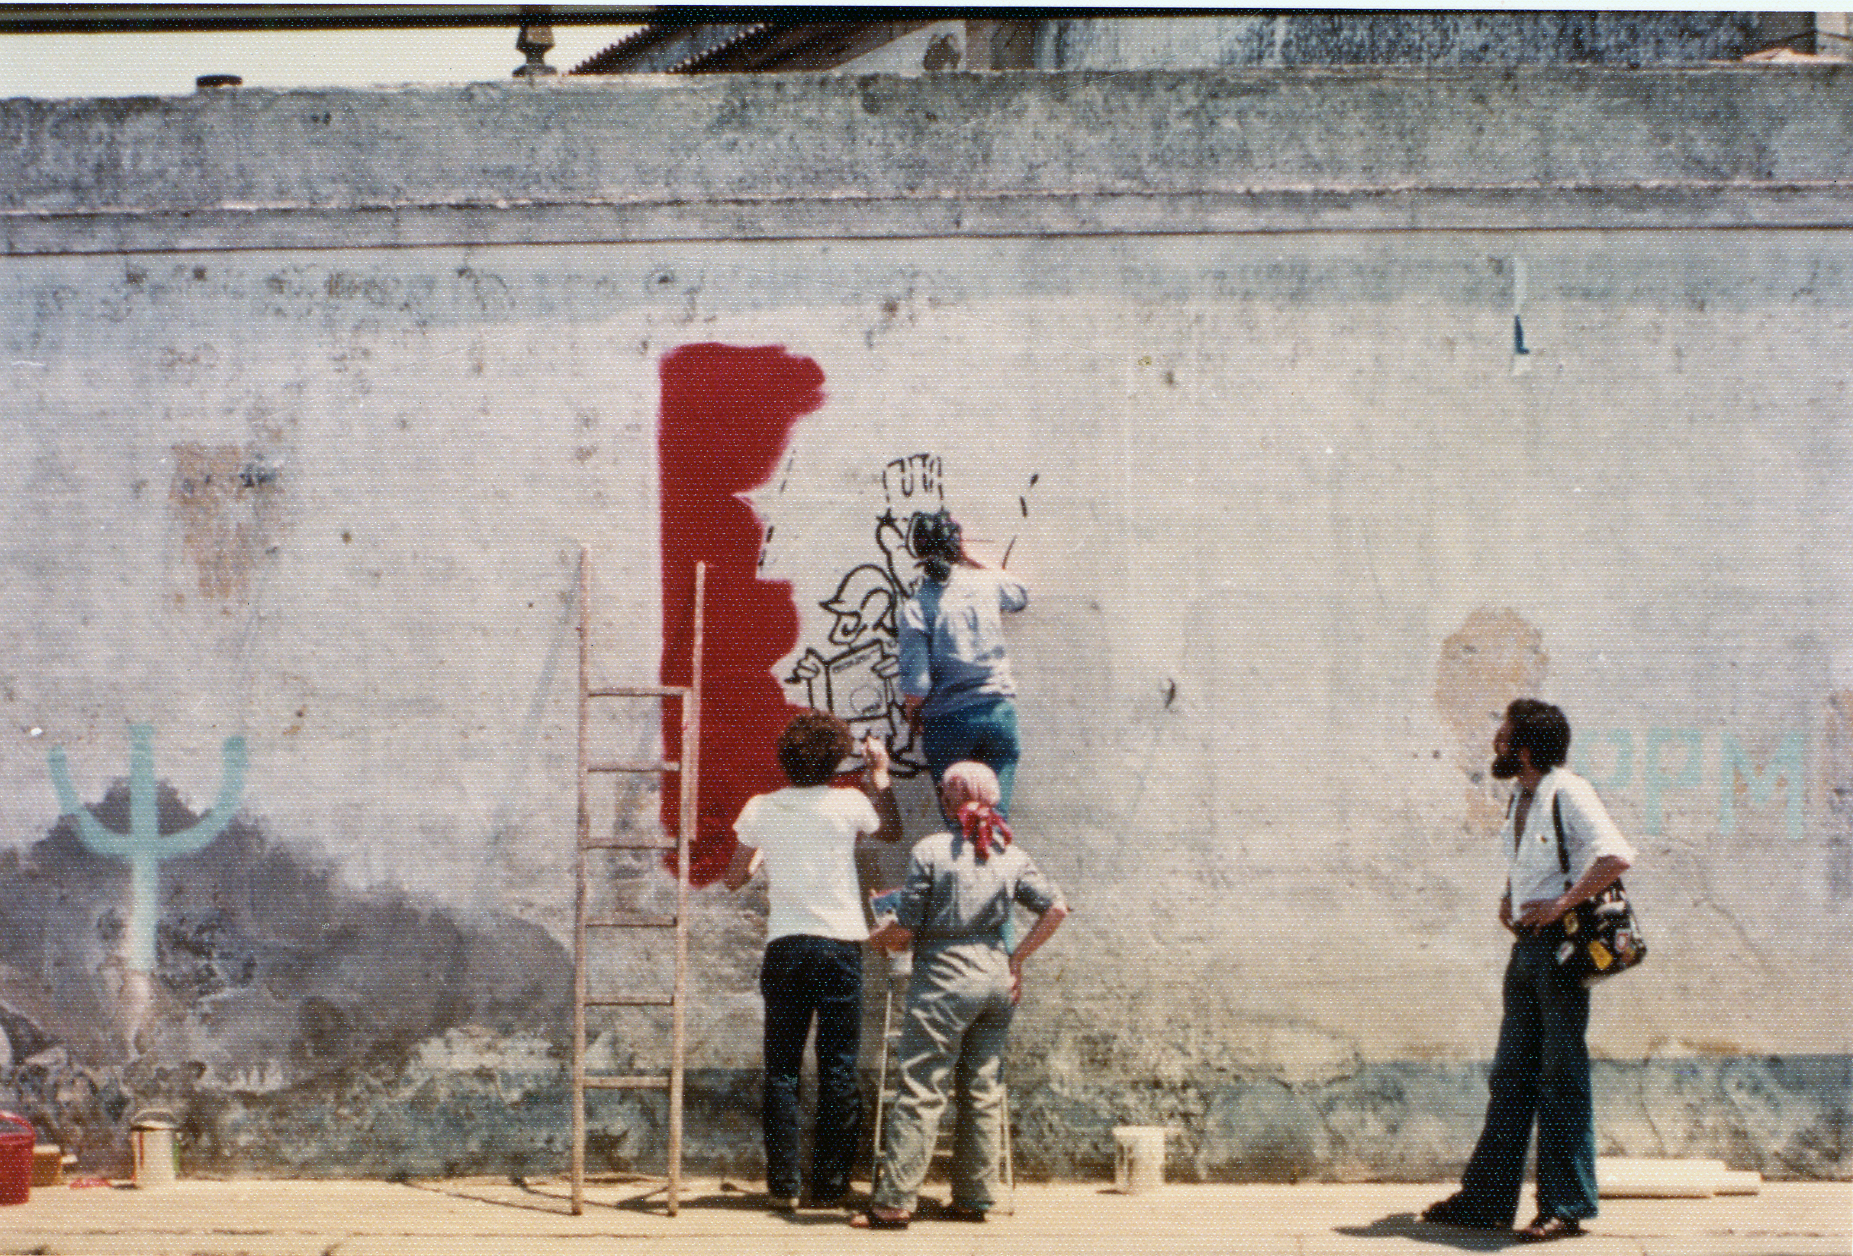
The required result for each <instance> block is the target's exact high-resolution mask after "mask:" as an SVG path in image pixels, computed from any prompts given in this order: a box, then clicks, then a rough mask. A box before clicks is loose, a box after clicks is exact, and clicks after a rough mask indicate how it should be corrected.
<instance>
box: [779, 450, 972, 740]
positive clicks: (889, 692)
mask: <svg viewBox="0 0 1853 1256" xmlns="http://www.w3.org/2000/svg"><path fill="white" fill-rule="evenodd" d="M941 469H942V464H941V462H940V458H939V455H937V454H931V453H918V454H910V455H908V456H907V457H904V458H896V459H895V460H894V461H892V462H890V463H888V464H887V465H886V466H885V467H883V468H882V491H883V495H884V497H885V499H886V501H885V507H884V509H883V511H882V513H881V515H880V516H879V517H878V518H877V519H876V520H875V532H874V542H875V549H876V550H877V551H878V552H879V554H880V561H879V562H877V561H875V560H874V558H873V556H871V557H870V560H869V561H867V562H861V563H857V564H855V565H854V566H851V567H850V568H848V569H847V570H846V571H845V572H844V573H843V577H842V579H841V580H839V581H838V582H837V588H836V592H835V593H833V594H832V595H831V596H830V597H828V598H825V599H824V600H823V601H822V602H820V603H818V605H820V606H822V607H823V608H824V610H826V611H828V612H829V614H830V620H829V625H830V626H829V629H828V630H827V632H826V634H825V637H826V640H825V643H823V644H821V645H818V644H812V645H808V646H806V648H805V651H804V653H803V654H801V655H800V656H799V657H798V661H797V663H796V664H794V665H793V667H792V670H791V674H790V675H789V676H787V677H786V678H785V683H786V684H787V685H788V686H792V687H794V688H795V689H797V690H798V692H797V693H795V694H793V695H792V700H793V701H794V702H799V703H801V704H802V705H804V706H808V707H813V708H815V709H817V710H819V711H828V712H830V714H832V715H834V716H836V717H837V718H838V719H840V720H842V721H844V722H845V723H846V724H848V725H849V727H850V731H851V732H852V733H853V734H854V735H855V739H856V742H857V744H858V745H859V744H861V741H862V739H863V738H864V737H866V736H869V735H871V734H873V735H874V736H876V737H881V738H884V739H885V740H886V741H887V743H888V746H889V749H890V753H891V756H892V759H893V768H894V772H895V774H896V775H897V776H914V775H917V774H918V773H920V772H923V771H925V770H926V760H925V759H924V758H923V757H922V755H921V753H920V751H919V749H918V747H916V746H915V744H914V732H913V730H912V729H911V728H909V727H908V725H907V719H906V717H905V716H904V715H903V714H902V705H901V691H900V687H899V685H898V684H897V683H896V681H897V677H898V676H899V674H900V657H899V653H898V649H897V640H898V638H899V636H900V613H901V605H902V603H904V602H906V601H907V599H908V598H909V597H911V596H913V592H914V589H915V588H916V587H918V585H919V584H920V578H921V569H920V562H919V559H918V558H917V557H916V556H915V554H914V551H913V548H912V545H911V544H910V541H909V538H910V537H912V535H913V525H914V520H915V518H917V517H918V516H920V515H930V514H932V513H934V512H935V511H937V510H939V509H941V508H942V507H943V506H944V505H945V499H946V494H945V483H944V480H943V478H942V474H941Z"/></svg>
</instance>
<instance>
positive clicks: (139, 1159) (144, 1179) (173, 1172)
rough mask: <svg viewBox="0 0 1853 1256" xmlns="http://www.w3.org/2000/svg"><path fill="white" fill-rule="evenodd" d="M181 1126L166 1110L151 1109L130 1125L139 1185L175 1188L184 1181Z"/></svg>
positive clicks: (136, 1115) (136, 1182)
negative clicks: (182, 1175)
mask: <svg viewBox="0 0 1853 1256" xmlns="http://www.w3.org/2000/svg"><path fill="white" fill-rule="evenodd" d="M179 1129H180V1127H179V1125H178V1124H177V1123H176V1122H175V1121H174V1114H173V1113H172V1112H169V1111H168V1110H167V1109H166V1108H147V1109H144V1110H143V1111H141V1112H137V1113H136V1114H135V1116H134V1119H132V1120H131V1121H130V1122H129V1146H130V1147H131V1148H132V1149H133V1150H134V1152H135V1185H137V1186H143V1187H147V1186H172V1185H173V1184H174V1183H175V1182H176V1181H178V1180H179V1178H180V1141H179Z"/></svg>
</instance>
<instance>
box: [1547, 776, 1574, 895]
mask: <svg viewBox="0 0 1853 1256" xmlns="http://www.w3.org/2000/svg"><path fill="white" fill-rule="evenodd" d="M1551 823H1552V824H1553V825H1555V826H1556V828H1557V866H1558V867H1559V868H1561V869H1563V888H1564V889H1566V890H1567V889H1569V888H1570V886H1571V881H1570V852H1569V851H1567V850H1565V849H1564V847H1563V795H1562V794H1561V793H1558V792H1555V791H1553V792H1552V793H1551Z"/></svg>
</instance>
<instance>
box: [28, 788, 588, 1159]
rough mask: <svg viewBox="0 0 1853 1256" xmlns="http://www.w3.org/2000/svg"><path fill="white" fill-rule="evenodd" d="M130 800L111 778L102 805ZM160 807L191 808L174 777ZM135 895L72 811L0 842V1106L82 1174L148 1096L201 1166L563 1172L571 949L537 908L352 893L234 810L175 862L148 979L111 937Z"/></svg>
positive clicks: (115, 1151)
mask: <svg viewBox="0 0 1853 1256" xmlns="http://www.w3.org/2000/svg"><path fill="white" fill-rule="evenodd" d="M128 808H129V787H128V783H127V782H118V783H116V784H115V785H114V786H112V787H111V788H110V789H109V790H108V792H107V793H106V794H105V796H104V798H103V800H102V802H101V803H100V804H98V805H97V806H95V807H94V808H92V811H93V812H94V814H95V815H96V816H97V818H98V819H99V820H100V821H101V822H102V823H103V824H104V825H106V826H109V827H113V828H118V829H121V828H125V827H126V826H127V823H128ZM159 817H160V827H161V829H162V831H163V832H169V831H175V830H179V829H182V828H185V827H187V826H188V825H190V824H192V823H193V822H194V821H195V820H196V819H197V816H195V815H193V813H192V812H191V811H190V810H189V809H188V808H187V807H186V806H185V804H184V803H183V802H182V801H181V800H180V798H179V797H178V796H177V795H176V793H175V792H174V790H173V789H171V788H170V787H168V786H165V785H163V786H162V787H161V788H160V790H159ZM128 898H129V888H128V867H127V865H126V864H125V863H123V862H122V861H120V860H117V859H114V858H110V857H107V856H102V855H98V854H95V853H93V852H91V851H90V850H89V849H87V848H86V847H85V846H84V844H83V843H82V841H81V840H80V839H79V837H78V835H77V832H76V827H75V825H74V823H73V822H72V821H71V820H70V819H69V818H66V819H63V820H60V821H59V823H58V824H57V825H56V826H55V827H54V828H53V829H52V830H51V831H50V832H49V834H48V835H47V836H46V837H45V838H44V839H43V840H41V841H39V842H37V843H35V844H34V845H32V846H31V847H29V848H26V849H23V850H11V851H7V852H4V853H0V902H3V903H4V904H5V905H6V906H5V910H4V912H0V1032H3V1033H4V1040H3V1041H0V1106H4V1107H7V1108H11V1109H14V1110H16V1111H19V1112H21V1113H22V1114H23V1115H25V1116H27V1117H28V1119H30V1120H32V1121H33V1122H34V1124H35V1125H37V1126H38V1127H39V1128H40V1130H41V1131H43V1134H42V1136H43V1137H45V1138H48V1139H50V1140H52V1141H57V1142H60V1143H62V1144H63V1145H64V1146H65V1147H66V1149H67V1150H69V1151H72V1152H75V1153H76V1154H77V1156H78V1158H79V1164H80V1166H81V1167H82V1169H83V1170H84V1171H86V1172H99V1173H118V1172H122V1171H123V1170H124V1168H125V1166H126V1151H127V1142H126V1138H127V1127H128V1123H129V1121H130V1119H131V1118H132V1117H133V1115H134V1113H135V1112H136V1111H137V1110H139V1109H140V1108H142V1107H150V1106H161V1107H166V1108H169V1109H171V1110H173V1111H174V1112H175V1113H176V1114H178V1115H180V1117H181V1121H182V1127H183V1140H182V1154H183V1163H184V1165H185V1167H186V1169H187V1171H188V1172H191V1173H212V1172H215V1171H217V1172H226V1173H230V1172H238V1173H260V1174H261V1173H264V1172H290V1173H296V1174H302V1175H307V1176H316V1175H322V1174H325V1175H331V1176H332V1175H338V1174H352V1173H355V1172H360V1173H368V1174H375V1175H378V1176H383V1177H391V1176H395V1175H412V1174H426V1173H434V1172H442V1171H447V1170H454V1171H459V1172H462V1171H476V1172H480V1171H488V1170H497V1171H510V1172H514V1171H521V1170H522V1169H524V1168H533V1167H535V1166H536V1165H538V1166H541V1167H544V1169H545V1170H546V1171H553V1170H554V1169H555V1168H557V1165H558V1158H559V1150H558V1147H556V1146H555V1145H554V1144H555V1143H558V1141H559V1139H560V1137H561V1132H562V1131H563V1130H564V1129H565V1128H566V1110H565V1089H564V1080H563V1076H564V1075H563V1071H562V1069H561V1067H560V1063H559V1062H560V1061H561V1060H563V1059H564V1058H565V1057H566V1049H565V1044H566V1042H567V1034H568V1032H569V1026H570V1023H571V1018H570V1008H571V1004H570V999H571V978H572V963H571V957H570V955H569V954H568V953H567V951H566V950H565V948H563V947H562V946H561V945H560V944H559V943H558V942H556V941H555V940H554V939H553V938H552V937H551V936H550V935H549V934H548V933H546V931H545V930H543V929H542V928H541V927H540V926H538V925H535V924H532V923H529V922H527V921H523V920H518V919H514V918H511V917H507V916H500V915H491V916H487V917H484V918H482V919H480V920H471V921H465V920H462V919H459V918H457V917H456V916H454V915H452V914H451V913H449V912H447V911H444V910H441V909H437V908H434V907H431V906H428V905H424V904H420V903H417V902H414V901H412V900H411V899H410V898H409V897H408V896H406V895H403V894H400V893H396V892H392V891H379V890H369V891H365V892H362V891H357V890H354V889H351V888H349V887H348V886H346V885H345V884H343V882H342V881H341V879H340V878H339V876H338V875H336V873H335V872H334V871H333V870H332V869H329V868H326V867H318V866H314V865H312V864H311V863H309V862H308V861H306V860H305V859H303V858H302V857H301V856H299V855H298V854H296V853H294V852H292V851H291V850H289V849H288V848H287V847H285V846H283V845H281V844H279V843H275V842H272V841H270V840H268V839H267V838H266V837H265V835H264V834H263V832H262V831H261V830H260V829H259V828H258V827H257V826H256V825H254V824H251V823H248V822H246V821H245V820H243V819H242V818H241V819H239V820H235V821H233V823H232V824H231V825H230V826H229V827H228V828H227V829H226V831H225V832H224V833H223V834H222V835H221V836H220V837H219V839H218V840H217V841H215V842H214V843H213V844H212V845H210V846H208V847H206V848H205V849H204V850H201V851H199V852H197V853H195V854H191V855H182V856H177V857H175V858H173V859H171V860H168V861H166V862H165V863H164V865H163V868H162V894H161V909H160V917H159V921H158V923H157V929H156V949H157V957H156V965H155V969H154V971H153V972H152V973H151V974H148V975H146V976H143V975H140V974H129V973H125V972H123V971H122V967H121V960H120V959H119V958H118V955H117V947H116V945H115V941H116V938H117V937H118V936H119V935H120V933H121V930H122V920H121V916H122V913H123V911H124V910H125V906H124V905H125V904H126V902H127V901H128ZM134 982H139V983H141V985H142V987H144V988H145V989H147V990H148V994H147V996H146V1010H145V1011H141V1012H139V1013H138V1014H137V1017H136V1024H135V1026H133V1027H125V1025H124V1023H123V1020H122V1008H123V1006H124V1004H125V1002H132V1001H133V1000H131V999H129V998H128V997H127V995H126V993H125V992H126V990H127V989H128V987H129V985H130V984H131V983H134ZM125 1028H128V1030H129V1031H128V1032H125ZM434 1043H436V1044H437V1048H436V1050H435V1053H434V1048H433V1044H434ZM510 1043H514V1044H515V1048H514V1050H513V1051H512V1053H511V1051H510V1049H509V1047H508V1044H510ZM511 1059H512V1060H513V1061H514V1063H513V1064H512V1065H510V1066H509V1067H512V1068H513V1069H514V1070H515V1071H516V1072H517V1073H519V1077H515V1076H513V1075H512V1074H510V1073H508V1072H507V1070H506V1069H505V1068H502V1067H500V1066H498V1063H497V1062H498V1061H503V1062H504V1063H506V1062H507V1061H509V1060H511ZM473 1061H474V1063H473Z"/></svg>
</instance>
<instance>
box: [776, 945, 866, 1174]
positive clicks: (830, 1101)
mask: <svg viewBox="0 0 1853 1256" xmlns="http://www.w3.org/2000/svg"><path fill="white" fill-rule="evenodd" d="M759 992H760V994H761V995H762V996H764V998H765V1001H766V1077H765V1095H764V1105H763V1108H762V1113H761V1115H762V1120H763V1122H764V1126H765V1134H766V1193H767V1194H770V1195H782V1196H797V1195H800V1194H802V1191H801V1190H800V1189H799V1187H800V1181H801V1177H802V1175H801V1173H800V1171H799V1161H798V1143H799V1139H800V1135H801V1131H802V1129H803V1118H802V1116H801V1114H800V1113H799V1110H798V1076H799V1073H800V1071H801V1070H802V1068H803V1064H804V1040H805V1038H806V1036H808V1035H809V1033H810V1031H811V1024H812V1022H813V1021H815V1022H816V1025H817V1121H816V1124H815V1126H814V1128H813V1131H812V1134H811V1197H812V1198H813V1199H818V1200H829V1199H835V1198H837V1197H838V1196H840V1195H842V1194H843V1192H845V1191H846V1190H848V1189H849V1170H850V1165H851V1162H852V1161H853V1160H854V1159H855V1155H856V1148H857V1145H858V1142H859V1141H860V1139H861V1135H862V1094H861V1092H860V1091H859V1090H858V1089H857V1086H856V1055H857V1052H858V1050H859V1049H860V1047H861V1037H862V943H860V942H842V941H838V940H836V939H834V938H819V937H813V936H810V935H809V934H793V935H787V936H786V937H782V938H775V939H774V940H773V941H772V942H770V943H769V944H767V946H766V955H765V959H764V961H763V962H762V963H761V964H760V968H759Z"/></svg>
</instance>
